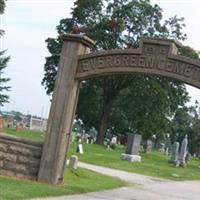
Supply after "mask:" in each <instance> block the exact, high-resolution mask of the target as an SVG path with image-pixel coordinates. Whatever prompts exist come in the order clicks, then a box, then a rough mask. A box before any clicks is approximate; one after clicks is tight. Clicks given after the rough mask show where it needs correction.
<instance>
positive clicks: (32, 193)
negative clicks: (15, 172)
mask: <svg viewBox="0 0 200 200" xmlns="http://www.w3.org/2000/svg"><path fill="white" fill-rule="evenodd" d="M125 185H126V183H125V182H123V181H121V180H119V179H116V178H111V177H109V176H105V175H101V174H99V173H96V172H93V171H89V170H86V169H82V168H78V169H76V170H74V169H66V170H65V175H64V183H63V184H62V185H59V186H51V185H47V184H41V183H38V182H33V181H26V180H21V179H14V178H8V177H4V176H0V199H2V200H3V199H6V200H13V199H15V200H22V199H30V198H39V197H41V198H42V197H50V196H62V195H71V194H79V193H86V192H92V191H100V190H106V189H111V188H117V187H122V186H125Z"/></svg>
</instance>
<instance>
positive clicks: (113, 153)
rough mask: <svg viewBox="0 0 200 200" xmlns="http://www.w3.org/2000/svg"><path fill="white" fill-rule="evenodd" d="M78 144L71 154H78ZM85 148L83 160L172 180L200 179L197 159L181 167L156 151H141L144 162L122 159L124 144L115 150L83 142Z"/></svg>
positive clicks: (73, 145) (80, 157) (74, 145)
mask: <svg viewBox="0 0 200 200" xmlns="http://www.w3.org/2000/svg"><path fill="white" fill-rule="evenodd" d="M76 145H77V143H73V144H72V145H71V147H70V152H69V155H72V154H76V153H75V152H76ZM83 149H84V154H83V155H80V154H79V155H78V154H77V155H78V157H79V160H81V161H83V162H87V163H91V164H95V165H101V166H105V167H110V168H113V169H120V170H124V171H128V172H135V173H139V174H144V175H149V176H156V177H160V178H166V179H171V180H178V181H181V180H200V168H198V165H199V161H197V160H191V161H190V162H189V164H188V165H187V167H185V168H181V167H175V166H174V165H172V164H169V163H168V159H169V157H168V156H166V155H163V154H161V153H160V152H155V151H154V152H151V153H149V154H145V153H140V155H141V156H142V162H141V163H131V162H128V161H122V160H120V156H121V153H124V147H122V146H120V147H119V148H117V149H115V150H107V149H106V147H103V146H101V145H96V144H85V143H83Z"/></svg>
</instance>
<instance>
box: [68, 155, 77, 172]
mask: <svg viewBox="0 0 200 200" xmlns="http://www.w3.org/2000/svg"><path fill="white" fill-rule="evenodd" d="M69 167H70V168H73V169H77V167H78V157H77V156H75V155H73V156H71V157H70V159H69Z"/></svg>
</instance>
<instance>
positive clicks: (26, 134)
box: [4, 128, 44, 141]
mask: <svg viewBox="0 0 200 200" xmlns="http://www.w3.org/2000/svg"><path fill="white" fill-rule="evenodd" d="M4 132H5V133H7V134H9V135H13V136H16V137H20V138H25V139H30V140H34V141H43V140H44V133H42V132H39V131H32V130H27V129H23V130H21V131H18V132H16V131H15V128H4Z"/></svg>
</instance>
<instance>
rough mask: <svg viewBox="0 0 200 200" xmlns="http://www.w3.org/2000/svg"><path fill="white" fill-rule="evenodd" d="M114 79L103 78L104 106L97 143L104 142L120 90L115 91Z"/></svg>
mask: <svg viewBox="0 0 200 200" xmlns="http://www.w3.org/2000/svg"><path fill="white" fill-rule="evenodd" d="M113 91H114V90H113V87H112V80H109V79H106V78H105V79H104V80H103V107H102V114H101V118H100V124H99V132H98V135H97V140H96V142H95V143H96V144H103V141H104V137H105V134H106V130H107V127H108V120H109V117H110V114H111V111H112V106H113V102H114V100H115V99H116V97H117V94H118V91H115V92H114V93H113Z"/></svg>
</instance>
